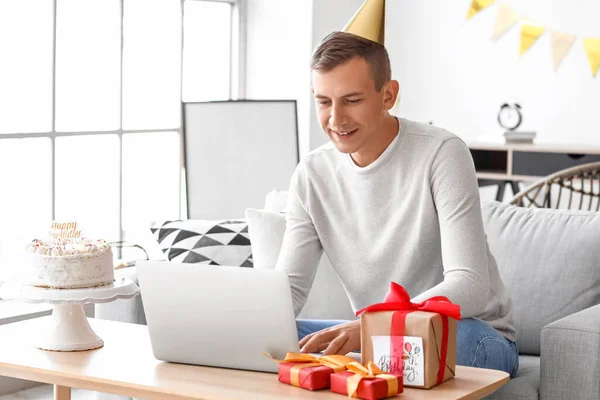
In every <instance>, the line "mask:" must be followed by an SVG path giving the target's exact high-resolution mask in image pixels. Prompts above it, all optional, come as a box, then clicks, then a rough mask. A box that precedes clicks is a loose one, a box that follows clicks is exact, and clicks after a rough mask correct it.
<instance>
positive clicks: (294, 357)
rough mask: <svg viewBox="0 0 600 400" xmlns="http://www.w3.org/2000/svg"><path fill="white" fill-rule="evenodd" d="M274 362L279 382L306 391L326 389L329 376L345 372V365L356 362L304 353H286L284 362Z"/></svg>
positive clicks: (328, 384) (340, 357)
mask: <svg viewBox="0 0 600 400" xmlns="http://www.w3.org/2000/svg"><path fill="white" fill-rule="evenodd" d="M275 361H277V362H279V369H278V379H279V381H280V382H282V383H286V384H288V385H292V386H296V387H301V388H303V389H307V390H321V389H328V388H329V386H330V376H331V374H333V373H334V372H341V371H345V370H346V367H345V366H346V365H348V364H349V363H351V362H356V361H355V360H354V359H353V358H351V357H347V356H341V355H332V356H322V357H315V356H313V355H311V354H304V353H288V354H287V355H286V357H285V360H283V361H278V360H275Z"/></svg>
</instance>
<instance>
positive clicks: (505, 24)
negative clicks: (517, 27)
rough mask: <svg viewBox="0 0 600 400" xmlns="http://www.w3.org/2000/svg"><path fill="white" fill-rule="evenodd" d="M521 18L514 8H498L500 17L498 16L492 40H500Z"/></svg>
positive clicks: (502, 6)
mask: <svg viewBox="0 0 600 400" xmlns="http://www.w3.org/2000/svg"><path fill="white" fill-rule="evenodd" d="M519 19H521V17H520V16H519V14H517V13H516V12H515V11H514V10H513V9H512V8H510V7H508V6H505V5H504V4H501V5H500V7H498V15H497V16H496V23H495V24H494V33H492V39H493V40H496V39H499V38H500V36H502V35H504V34H505V33H506V31H508V30H509V28H510V27H511V26H513V25H514V24H515V23H516V22H517V21H518V20H519Z"/></svg>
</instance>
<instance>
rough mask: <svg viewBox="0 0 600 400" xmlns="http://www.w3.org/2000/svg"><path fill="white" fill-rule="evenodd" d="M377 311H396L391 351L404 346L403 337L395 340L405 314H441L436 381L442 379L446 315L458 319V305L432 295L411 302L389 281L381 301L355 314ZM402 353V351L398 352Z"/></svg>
mask: <svg viewBox="0 0 600 400" xmlns="http://www.w3.org/2000/svg"><path fill="white" fill-rule="evenodd" d="M377 311H396V312H395V313H394V315H393V316H392V326H391V329H390V340H391V347H390V348H391V350H392V353H395V352H397V351H398V350H400V352H401V351H402V350H401V349H402V348H403V347H404V343H403V341H404V340H403V338H402V340H401V341H397V340H396V338H397V337H399V336H405V335H404V325H405V318H406V315H407V314H409V313H411V312H413V311H428V312H433V313H437V314H440V315H441V316H442V348H441V352H440V367H439V370H438V379H437V383H438V384H440V383H442V382H443V381H444V373H445V370H446V356H447V353H448V317H449V318H454V319H456V320H458V319H460V305H458V304H454V303H452V302H451V301H450V300H449V299H448V298H447V297H444V296H434V297H431V298H429V299H427V300H425V301H423V302H421V303H412V302H411V301H410V296H409V295H408V292H407V291H406V290H405V289H404V288H403V287H402V286H400V285H398V284H397V283H395V282H391V283H390V290H389V291H388V292H387V294H386V295H385V298H384V300H383V303H377V304H372V305H370V306H367V307H365V308H363V309H362V310H358V311H357V312H356V316H359V315H360V314H362V313H364V312H377ZM400 354H402V353H400Z"/></svg>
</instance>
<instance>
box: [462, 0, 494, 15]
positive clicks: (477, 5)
mask: <svg viewBox="0 0 600 400" xmlns="http://www.w3.org/2000/svg"><path fill="white" fill-rule="evenodd" d="M494 1H496V0H471V7H469V13H468V14H467V19H469V18H471V17H472V16H473V15H475V14H477V13H478V12H479V11H481V10H483V9H484V8H486V7H488V6H489V5H490V4H492V3H493V2H494Z"/></svg>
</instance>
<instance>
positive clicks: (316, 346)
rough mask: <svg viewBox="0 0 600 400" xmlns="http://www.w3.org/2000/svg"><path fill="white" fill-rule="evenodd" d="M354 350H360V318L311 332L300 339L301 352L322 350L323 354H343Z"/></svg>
mask: <svg viewBox="0 0 600 400" xmlns="http://www.w3.org/2000/svg"><path fill="white" fill-rule="evenodd" d="M356 350H360V320H356V321H352V322H348V323H345V324H341V325H335V326H332V327H331V328H326V329H323V330H321V331H318V332H315V333H311V334H310V335H307V336H305V337H304V338H303V339H302V340H301V341H300V351H301V352H302V353H318V352H320V351H323V355H329V354H342V355H345V354H346V353H349V352H351V351H356Z"/></svg>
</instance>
